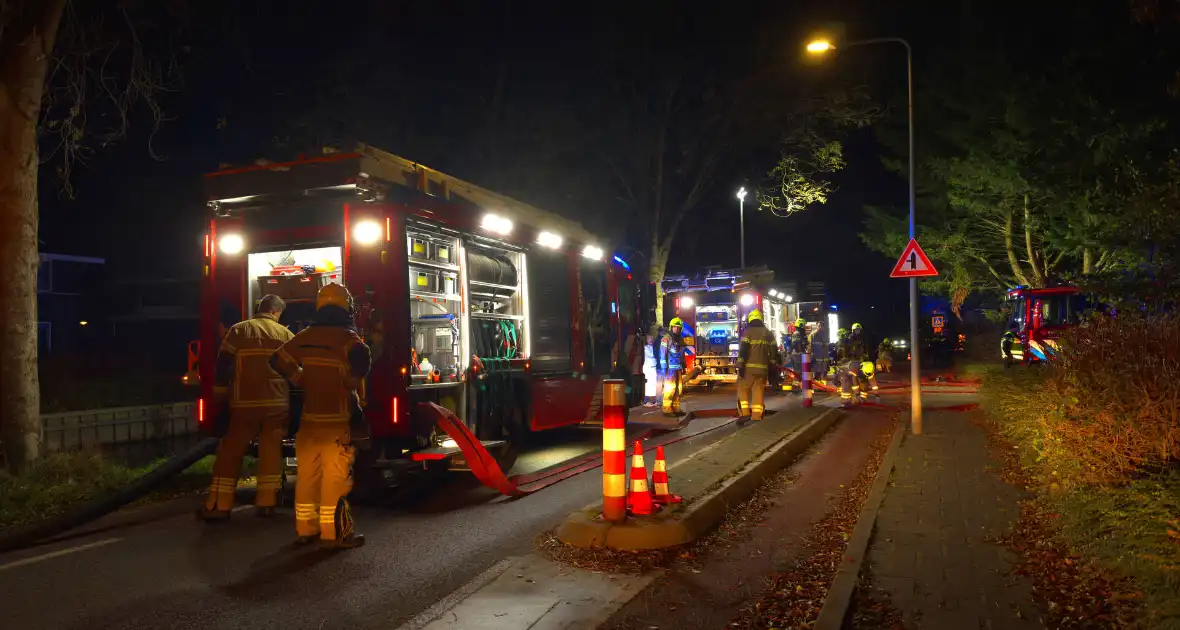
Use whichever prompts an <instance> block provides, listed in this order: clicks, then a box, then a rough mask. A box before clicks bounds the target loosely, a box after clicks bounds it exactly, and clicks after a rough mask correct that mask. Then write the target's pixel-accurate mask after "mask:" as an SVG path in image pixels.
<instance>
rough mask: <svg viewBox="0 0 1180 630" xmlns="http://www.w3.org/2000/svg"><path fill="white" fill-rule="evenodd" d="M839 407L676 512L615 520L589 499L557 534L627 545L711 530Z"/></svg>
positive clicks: (672, 541)
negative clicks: (603, 515)
mask: <svg viewBox="0 0 1180 630" xmlns="http://www.w3.org/2000/svg"><path fill="white" fill-rule="evenodd" d="M840 411H841V410H840V409H829V410H827V411H825V412H823V413H821V414H820V415H818V416H816V417H815V418H813V419H812V420H810V421H809V422H808V423H807V424H805V425H804V426H803V427H802V428H800V429H798V430H797V431H794V432H792V433H791V434H790V435H787V436H785V437H783V438H781V439H780V440H778V441H777V442H775V443H774V444H772V445H771V446H770V447H769V448H767V449H766V450H764V451H763V452H762V453H761V454H760V455H758V456H757V457H755V458H754V459H752V460H750V461H749V462H747V463H746V464H745V466H743V467H742V468H741V469H739V470H738V471H736V472H735V473H733V474H730V475H729V476H727V477H726V478H725V479H723V480H721V481H720V483H719V485H717V487H715V488H714V489H712V490H710V491H708V492H706V493H705V494H703V495H701V496H700V497H696V498H693V499H692V500H691V501H690V502H689V503H688V505H687V506H684V507H683V508H680V507H679V506H677V510H676V511H675V512H670V511H669V508H664V509H663V510H661V512H659V513H657V514H655V515H652V516H644V517H635V518H629V519H628V520H627V521H626V522H624V523H620V524H614V523H609V522H606V521H603V520H601V507H600V506H599V504H598V503H594V504H591V505H589V506H587V507H585V508H583V509H581V510H578V511H577V512H574V513H573V514H570V516H569V517H568V518H566V520H565V521H564V522H563V523H562V524H561V525H560V526H559V527H558V529H557V538H558V539H559V540H561V541H562V542H563V543H566V544H568V545H571V546H574V547H582V548H591V547H607V548H610V549H622V550H631V551H634V550H640V549H662V548H665V547H673V546H676V545H682V544H685V543H689V542H692V541H693V540H696V539H697V538H700V537H701V536H703V535H705V534H707V533H708V532H710V531H711V530H712V529H713V528H714V527H716V526H717V524H718V523H720V522H721V520H722V519H723V518H725V515H726V513H728V512H729V510H730V508H732V507H733V506H735V505H738V504H739V503H741V502H742V501H744V500H746V499H747V498H749V497H750V495H751V494H753V493H754V491H755V490H756V489H757V488H758V486H760V485H761V484H762V482H763V481H764V480H765V479H766V478H767V477H769V476H770V475H773V474H774V473H775V472H777V471H779V470H780V469H782V468H783V467H784V466H786V465H787V464H789V463H791V461H792V460H794V459H795V457H796V456H798V455H799V454H800V453H802V452H803V451H804V450H806V449H807V447H808V446H810V445H811V444H812V443H813V442H814V441H815V440H816V439H818V438H819V437H820V436H821V435H823V434H824V433H825V432H826V431H827V430H828V428H830V427H831V426H832V425H833V424H835V422H836V421H837V420H838V419H839V418H841V417H842V414H841V413H840Z"/></svg>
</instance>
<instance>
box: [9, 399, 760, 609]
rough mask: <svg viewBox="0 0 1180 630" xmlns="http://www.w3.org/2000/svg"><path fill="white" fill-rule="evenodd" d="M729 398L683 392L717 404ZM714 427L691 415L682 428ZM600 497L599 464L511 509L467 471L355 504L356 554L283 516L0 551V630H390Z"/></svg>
mask: <svg viewBox="0 0 1180 630" xmlns="http://www.w3.org/2000/svg"><path fill="white" fill-rule="evenodd" d="M732 395H733V394H732V392H731V391H728V390H720V391H718V392H717V393H716V394H713V395H711V396H708V397H707V398H706V397H705V396H703V395H697V396H694V398H695V399H696V404H698V405H704V404H705V403H706V401H707V403H708V405H709V406H716V407H720V406H724V405H725V404H726V402H727V401H728V400H729V398H730V397H731V396H732ZM723 423H725V420H723V419H718V418H703V419H700V420H696V421H694V423H693V424H692V425H690V427H688V428H687V429H686V431H691V430H693V429H695V428H697V427H701V426H715V425H719V424H723ZM734 430H737V429H736V427H735V426H733V425H732V424H729V425H727V426H724V427H722V428H719V429H717V430H714V431H710V432H709V433H705V434H703V435H699V436H697V437H693V438H690V439H688V440H684V441H682V442H678V443H676V444H673V445H671V446H669V447H668V448H667V451H668V457H669V459H670V461H673V462H674V461H675V460H676V459H677V458H681V457H685V456H687V455H688V454H690V453H692V452H694V451H696V450H698V449H700V448H702V447H703V446H706V445H708V444H710V443H713V442H715V441H716V440H718V439H720V438H722V437H724V436H725V435H728V434H729V433H730V432H732V431H734ZM600 436H601V433H600V432H599V431H596V430H593V429H581V430H567V431H565V432H563V433H562V434H554V435H550V436H546V437H544V438H543V439H541V440H540V441H539V442H538V444H537V445H536V446H535V447H534V448H533V449H532V450H531V451H530V452H528V453H525V454H523V455H522V456H521V458H520V460H518V464H517V466H516V467H515V468H514V469H513V471H512V472H513V473H520V472H530V471H532V470H536V469H539V468H542V467H545V466H549V465H552V464H553V463H555V462H556V461H559V460H562V459H566V458H569V457H572V456H576V455H578V454H582V453H586V452H589V451H593V450H596V449H597V448H599V445H600V439H601V437H600ZM600 492H601V477H600V475H599V470H594V471H590V472H588V473H584V474H581V475H578V476H575V477H572V478H570V479H567V480H565V481H562V482H561V483H558V484H556V485H553V486H551V487H548V488H545V489H543V490H541V491H539V492H537V493H535V494H532V495H529V496H526V497H523V498H520V499H518V500H514V501H510V500H506V499H505V498H503V497H501V496H500V495H498V494H497V493H496V492H494V491H492V490H490V489H487V488H484V487H482V486H480V485H479V484H478V482H477V481H475V479H474V478H473V477H472V476H470V475H467V474H462V475H460V474H457V473H456V474H455V475H454V476H453V477H451V478H449V480H445V481H443V482H441V485H440V487H438V488H432V489H431V491H430V492H429V493H426V494H425V496H420V497H418V498H416V499H410V500H407V501H405V502H403V503H401V504H398V505H391V506H364V507H358V508H357V509H356V510H355V517H356V521H357V526H358V531H360V532H362V533H364V534H365V535H366V538H367V544H366V546H364V547H362V548H360V549H356V550H351V551H347V552H338V553H331V552H324V551H320V550H318V549H294V548H292V547H291V546H290V542H291V540H292V539H293V537H294V531H293V524H292V522H291V519H292V517H291V514H290V512H289V509H288V510H287V511H286V512H285V513H283V514H281V515H280V516H279V517H276V518H274V519H256V518H253V517H251V516H250V511H249V510H248V509H247V510H244V511H242V512H240V513H237V514H235V518H234V519H233V521H232V522H230V523H228V524H225V525H220V526H208V525H205V524H202V523H198V522H196V521H195V520H194V519H193V518H192V517H191V516H183V517H173V518H168V519H164V520H160V521H157V522H152V523H147V524H142V525H135V526H131V527H126V528H121V529H113V530H108V531H104V532H99V533H95V534H92V535H88V536H82V537H76V538H72V539H69V540H68V541H64V542H61V543H57V544H52V545H45V546H41V547H37V548H34V549H28V550H24V551H21V552H17V553H12V554H7V555H4V556H0V619H2V620H3V626H4V627H8V628H30V629H32V628H45V629H51V628H70V629H75V628H76V629H86V630H94V629H97V628H128V629H130V628H152V629H162V628H177V629H179V628H202V629H214V628H227V629H230V628H234V629H238V628H283V629H284V630H296V629H302V628H313V629H321V628H348V629H356V628H394V627H397V625H398V624H399V623H401V622H403V621H405V620H407V619H409V618H411V617H413V616H414V615H415V614H417V613H418V612H420V611H422V610H423V609H425V608H427V607H429V606H430V605H431V604H433V603H434V602H435V601H437V600H438V599H440V598H442V597H444V596H446V595H447V594H449V593H450V592H452V591H453V590H455V589H456V588H458V587H460V586H462V585H463V584H464V583H466V582H467V581H469V580H470V579H471V578H473V577H475V576H476V575H478V574H479V573H480V572H482V571H484V570H485V569H487V568H488V567H490V566H491V565H493V564H494V563H496V562H497V561H499V560H501V559H503V558H505V557H510V556H514V555H520V554H524V553H527V552H528V551H530V550H531V546H532V541H533V539H534V538H535V536H536V535H537V534H539V533H541V532H542V531H545V530H547V529H548V528H550V527H552V526H553V525H555V524H556V523H557V522H559V521H560V519H562V518H564V517H565V516H566V515H567V514H568V513H569V512H571V511H573V510H576V509H578V508H581V507H583V506H585V505H587V504H588V503H590V502H592V501H594V500H595V499H596V498H597V497H598V496H599V493H600Z"/></svg>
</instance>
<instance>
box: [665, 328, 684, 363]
mask: <svg viewBox="0 0 1180 630" xmlns="http://www.w3.org/2000/svg"><path fill="white" fill-rule="evenodd" d="M684 354H685V351H684V337H683V335H677V334H673V333H672V331H668V332H667V333H665V334H664V338H663V339H661V340H660V357H659V368H660V371H661V372H664V373H667V372H678V371H680V370H683V369H684V366H685V361H684Z"/></svg>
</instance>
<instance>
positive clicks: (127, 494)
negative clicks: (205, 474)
mask: <svg viewBox="0 0 1180 630" xmlns="http://www.w3.org/2000/svg"><path fill="white" fill-rule="evenodd" d="M219 441H220V440H218V439H217V438H206V439H204V440H201V441H200V442H198V443H197V444H196V445H194V446H193V447H192V448H190V449H189V450H188V451H186V452H184V453H182V454H180V455H177V456H176V457H173V458H172V459H170V460H168V461H166V462H164V463H163V464H160V465H159V466H156V467H155V468H153V469H152V470H151V471H150V472H148V473H147V474H145V475H143V476H142V477H140V478H139V479H136V480H135V481H134V482H132V484H131V485H129V486H127V487H126V488H123V489H122V490H119V491H118V492H115V493H113V494H111V495H108V496H106V497H104V498H102V499H99V500H97V501H94V502H92V503H88V504H86V505H83V506H80V507H77V508H74V509H73V510H70V511H68V512H66V513H65V514H62V515H61V516H58V517H55V518H52V519H50V520H49V521H44V522H39V523H34V524H32V525H28V526H25V527H22V528H18V529H16V530H15V531H13V532H5V533H4V535H3V536H0V553H3V552H6V551H13V550H16V549H23V548H25V547H31V546H33V545H34V544H36V543H38V542H40V541H42V540H45V539H47V538H52V537H54V536H57V535H58V534H62V533H65V532H67V531H69V530H71V529H74V528H75V527H79V526H81V525H85V524H86V523H89V522H90V521H93V520H95V519H97V518H101V517H103V516H106V515H107V514H110V513H111V512H114V511H115V510H117V509H119V508H121V507H123V506H124V505H127V504H128V503H131V502H132V501H135V500H137V499H139V498H141V497H143V496H146V495H147V494H148V493H150V492H151V491H152V490H155V489H156V488H157V487H158V486H159V485H160V484H161V483H162V482H164V481H166V480H168V479H169V478H170V477H173V476H175V475H178V474H180V473H181V472H183V471H184V470H185V469H186V468H188V467H189V466H192V465H193V464H194V463H196V462H197V460H199V459H201V458H202V457H205V456H206V455H209V454H211V453H213V452H214V451H215V450H217V444H218V442H219Z"/></svg>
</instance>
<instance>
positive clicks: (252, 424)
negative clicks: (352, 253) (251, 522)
mask: <svg viewBox="0 0 1180 630" xmlns="http://www.w3.org/2000/svg"><path fill="white" fill-rule="evenodd" d="M285 307H286V305H285V304H284V303H283V300H282V299H281V298H279V296H277V295H266V296H263V298H262V300H261V301H260V302H259V303H258V314H257V315H255V316H254V317H252V318H250V319H247V320H246V321H243V322H239V323H237V324H234V325H233V326H232V327H231V328H230V329H229V330H228V331H227V332H226V334H225V338H224V339H223V340H222V342H221V349H220V350H219V351H218V353H217V367H216V372H215V374H216V376H215V377H214V386H213V393H214V395H215V396H216V397H217V398H218V399H219V400H218V403H219V404H218V406H219V407H222V408H224V407H225V406H226V404H227V403H228V406H229V427H228V428H227V429H226V434H225V435H224V436H223V437H222V438H221V444H219V445H218V447H217V459H216V461H215V462H214V463H213V481H212V483H211V484H210V485H209V494H208V495H207V496H206V497H205V504H204V505H203V506H202V507H201V509H200V510H199V511H198V512H197V516H198V517H199V518H201V519H204V520H206V521H210V522H212V521H224V520H227V519H229V515H230V510H231V509H232V508H233V506H234V493H235V491H236V490H237V487H238V474H239V473H240V472H241V469H242V457H243V456H244V455H245V454H246V449H247V448H249V447H250V442H251V441H252V440H254V438H258V492H257V493H256V494H255V495H254V505H255V506H256V508H257V511H256V512H255V513H256V514H257V515H258V516H270V515H272V514H274V509H275V502H276V499H277V498H278V491H279V486H280V485H281V481H282V459H281V458H282V446H283V437H284V436H286V435H287V420H288V409H287V383H286V382H285V381H284V380H283V379H282V377H280V376H279V375H278V374H275V372H274V370H272V369H271V367H270V357H271V356H272V355H273V354H274V353H275V350H278V349H279V346H282V345H283V344H284V343H286V342H287V341H290V339H291V338H292V337H293V336H294V335H293V334H291V331H290V330H287V327H286V326H283V325H282V324H280V323H279V317H280V316H282V314H283V309H284V308H285ZM227 399H228V400H227Z"/></svg>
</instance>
